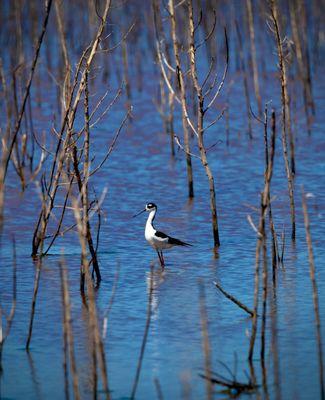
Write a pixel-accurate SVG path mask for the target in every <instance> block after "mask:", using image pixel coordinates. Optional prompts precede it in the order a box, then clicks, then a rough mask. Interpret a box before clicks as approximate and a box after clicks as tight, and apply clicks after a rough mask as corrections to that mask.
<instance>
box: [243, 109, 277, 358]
mask: <svg viewBox="0 0 325 400" xmlns="http://www.w3.org/2000/svg"><path fill="white" fill-rule="evenodd" d="M266 117H267V115H265V118H266ZM274 140H275V139H272V143H273V142H274ZM271 155H272V157H270V159H269V158H267V159H268V160H269V161H268V163H267V165H266V167H265V179H264V190H263V192H262V195H261V211H260V218H259V225H258V237H257V243H256V250H255V279H254V280H255V283H254V315H253V319H252V332H251V337H250V343H249V352H248V359H249V360H250V361H252V358H253V352H254V345H255V339H256V333H257V316H258V315H257V311H258V302H259V296H258V292H259V274H260V252H261V248H262V246H263V245H264V241H265V240H266V233H265V216H266V211H267V208H268V206H269V201H270V186H271V179H272V174H273V164H274V149H273V150H271Z"/></svg>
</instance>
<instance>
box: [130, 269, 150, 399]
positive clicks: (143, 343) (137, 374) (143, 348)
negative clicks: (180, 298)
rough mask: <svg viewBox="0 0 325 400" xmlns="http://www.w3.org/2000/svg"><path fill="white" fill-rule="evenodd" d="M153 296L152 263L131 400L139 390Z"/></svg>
mask: <svg viewBox="0 0 325 400" xmlns="http://www.w3.org/2000/svg"><path fill="white" fill-rule="evenodd" d="M152 297H153V266H152V265H151V266H150V287H149V297H148V307H147V319H146V326H145V329H144V335H143V339H142V345H141V350H140V356H139V360H138V365H137V371H136V374H135V379H134V382H133V387H132V393H131V396H130V398H131V400H134V398H135V393H136V391H137V387H138V382H139V378H140V372H141V367H142V360H143V356H144V351H145V348H146V344H147V339H148V333H149V327H150V321H151V314H152Z"/></svg>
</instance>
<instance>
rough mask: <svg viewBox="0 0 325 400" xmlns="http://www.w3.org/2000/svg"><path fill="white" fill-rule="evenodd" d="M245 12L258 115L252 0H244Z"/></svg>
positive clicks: (258, 94)
mask: <svg viewBox="0 0 325 400" xmlns="http://www.w3.org/2000/svg"><path fill="white" fill-rule="evenodd" d="M246 7H247V14H248V25H249V37H250V45H251V60H252V66H253V78H254V90H255V97H256V101H257V106H258V113H259V115H261V114H262V100H261V95H260V88H259V82H258V67H257V61H256V47H255V28H254V19H253V6H252V0H246Z"/></svg>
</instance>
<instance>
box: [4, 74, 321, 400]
mask: <svg viewBox="0 0 325 400" xmlns="http://www.w3.org/2000/svg"><path fill="white" fill-rule="evenodd" d="M317 76H318V77H319V78H318V79H317V77H316V78H315V81H314V82H315V84H314V87H315V99H316V105H317V114H316V118H315V121H314V124H313V128H312V135H311V136H308V134H307V132H306V129H305V126H304V121H303V118H302V117H301V114H302V113H301V110H299V109H298V111H297V114H296V116H295V117H296V136H297V138H296V167H297V173H296V177H295V199H296V217H297V239H296V243H295V245H293V244H292V243H291V241H290V209H289V200H288V195H287V182H286V175H285V169H284V163H283V156H282V147H281V138H280V126H278V130H277V132H278V137H277V140H276V160H275V171H274V176H273V181H272V188H271V194H272V196H273V197H274V198H273V203H272V205H273V215H274V219H275V226H276V229H277V232H278V235H279V240H280V236H281V232H282V230H283V227H285V231H286V241H285V254H284V268H283V269H279V271H278V273H277V288H276V298H275V299H274V298H273V291H272V282H271V281H270V282H269V289H270V290H269V297H270V299H269V300H270V301H269V303H268V316H267V335H266V344H267V345H266V374H267V390H268V394H269V396H270V398H283V399H317V398H319V393H320V388H319V373H318V371H319V369H318V356H317V354H318V352H317V342H316V331H315V318H314V311H313V300H312V286H311V281H310V277H309V264H308V252H307V245H306V239H305V228H304V222H303V214H302V207H301V186H302V185H303V186H304V190H305V192H306V193H309V194H310V196H309V199H308V210H309V216H310V221H311V234H312V238H313V249H314V256H315V265H316V271H317V273H316V278H317V283H318V293H319V303H320V313H321V319H322V322H323V324H322V334H323V337H325V239H324V238H325V235H324V234H325V230H324V226H325V225H324V218H325V191H324V188H325V157H324V154H325V153H324V150H325V140H324V134H323V132H324V128H325V114H324V113H323V111H322V110H323V109H324V106H325V98H324V80H323V79H322V78H321V77H322V73H321V71H318V73H317ZM146 77H147V78H148V79H146V80H145V82H144V87H143V90H142V92H141V93H140V92H134V93H133V97H132V104H133V107H134V109H133V120H132V123H130V124H129V125H128V126H127V129H124V130H123V131H122V133H121V135H120V137H119V139H118V142H117V145H116V148H115V149H114V151H113V153H112V155H111V156H110V157H109V159H108V161H107V162H106V163H105V165H104V167H103V168H102V169H101V171H100V172H99V173H98V174H97V175H95V176H94V178H93V179H92V181H91V185H92V187H94V188H95V189H96V192H97V194H100V193H102V191H103V189H104V188H107V195H106V197H105V200H104V202H103V204H102V208H103V211H104V218H103V220H102V231H101V237H100V247H99V260H100V267H101V272H102V278H103V280H102V283H101V285H100V287H99V289H98V290H97V292H96V304H97V307H98V314H99V316H100V324H101V326H102V316H103V314H104V313H105V310H106V309H107V307H108V305H109V302H110V298H111V293H112V288H113V286H114V282H115V276H116V270H117V269H118V270H119V273H118V281H117V286H116V293H115V298H114V302H113V305H112V308H111V311H110V314H109V320H108V330H107V336H106V338H105V339H104V343H105V351H106V358H107V367H108V379H109V386H110V390H111V394H112V398H113V399H115V400H122V399H127V398H129V397H130V394H131V390H132V385H133V381H134V377H135V373H136V366H137V362H138V358H139V354H140V348H141V343H142V338H143V334H144V329H145V322H146V313H147V303H148V293H149V285H150V266H151V265H152V264H154V275H153V279H154V291H153V305H152V307H153V309H152V318H151V325H150V330H149V336H148V341H147V345H146V349H145V354H144V360H143V366H142V371H141V375H140V381H139V385H138V389H137V395H136V398H137V399H139V400H140V399H154V398H157V392H156V387H155V382H154V380H155V379H158V380H159V383H160V386H161V389H162V393H163V396H164V398H165V399H181V398H191V399H202V398H205V391H206V386H205V381H204V380H203V379H202V378H201V377H200V376H199V374H200V373H203V372H204V352H203V344H202V329H201V314H200V301H199V287H200V285H203V286H204V289H205V295H206V308H207V316H208V330H209V339H210V345H211V352H212V355H211V356H212V369H213V371H215V372H217V373H220V374H221V375H223V376H225V377H228V378H231V375H230V374H229V371H228V370H227V368H226V367H225V365H226V366H227V367H228V368H229V369H230V370H231V371H233V372H234V371H235V369H236V370H237V375H236V376H237V379H238V380H239V381H247V375H246V374H249V364H248V362H247V355H248V346H249V333H250V329H251V319H250V318H249V317H248V316H247V315H246V314H245V313H244V312H243V311H242V310H241V309H239V308H238V307H237V306H236V305H234V304H233V303H231V302H230V301H229V300H228V299H226V298H225V297H224V296H223V295H222V294H221V293H220V292H218V291H217V289H216V288H215V286H214V285H213V282H214V281H216V280H217V281H219V282H220V284H221V285H222V286H223V287H224V289H225V290H227V291H228V292H230V293H231V294H233V295H234V296H235V297H237V298H238V299H240V300H241V301H242V302H243V303H244V304H246V305H247V306H249V307H253V297H254V271H255V247H256V234H255V232H254V231H253V229H252V227H251V226H250V225H249V223H248V221H247V215H250V216H251V217H252V219H253V221H254V222H255V224H256V225H257V224H258V215H259V213H258V211H256V207H257V208H258V207H259V193H260V191H261V190H262V189H263V169H264V165H263V163H264V145H263V127H262V126H261V125H259V124H258V123H257V122H256V123H254V139H253V140H252V141H250V140H249V139H248V137H247V134H246V117H245V115H244V112H243V101H238V99H240V98H241V99H242V98H243V89H242V80H241V77H240V76H238V75H237V76H236V75H235V74H234V75H233V76H232V79H233V80H234V83H233V85H232V89H231V92H230V97H229V101H230V108H229V109H230V112H229V118H230V136H229V146H227V144H226V128H225V121H224V120H221V121H220V122H219V123H218V124H217V125H215V126H214V127H213V128H211V130H210V131H209V133H207V137H206V141H207V147H209V145H212V144H214V143H216V142H218V141H219V142H218V144H217V145H216V146H214V147H213V148H212V149H211V150H210V151H209V153H208V157H209V161H210V164H211V168H212V171H213V173H214V175H215V183H216V195H217V207H218V213H219V229H220V239H221V247H220V252H219V255H218V257H217V258H215V257H214V254H213V251H212V233H211V224H210V209H209V197H208V196H209V191H208V184H207V179H206V176H205V174H204V170H203V168H202V166H201V164H200V161H199V160H198V159H196V158H193V165H194V190H195V198H194V200H193V201H192V202H189V201H188V199H187V190H186V175H185V160H184V154H183V153H182V151H177V153H176V157H175V158H174V159H173V158H172V157H171V155H170V147H169V137H168V136H167V135H166V134H165V133H163V130H162V123H161V119H160V116H159V114H158V112H157V109H156V107H155V105H154V104H153V101H152V99H153V97H154V96H155V91H156V87H157V82H156V81H155V79H156V78H155V76H152V75H151V72H150V69H149V70H148V73H147V75H146ZM268 82H269V83H268ZM263 87H264V91H265V97H264V98H265V100H270V99H272V100H273V106H274V107H275V108H276V110H277V117H278V119H279V121H280V115H279V110H280V109H279V106H278V102H277V99H278V81H277V80H276V78H275V77H274V75H271V74H270V76H269V78H268V79H266V80H265V85H264V86H263ZM98 91H100V89H98ZM54 98H55V93H52V94H51V93H50V94H49V97H48V100H47V101H44V102H43V103H42V105H41V107H40V108H37V106H36V105H35V107H36V111H35V114H37V115H39V118H38V119H37V120H38V122H37V126H36V129H38V131H39V132H41V130H42V129H45V130H48V129H49V126H50V125H49V121H48V118H46V116H47V115H51V113H52V111H53V108H54V106H53V101H54V100H53V99H54ZM223 101H225V95H223V97H222V98H221V100H220V104H218V108H219V109H221V108H222V104H223ZM298 112H299V113H298ZM123 113H124V110H123V106H122V102H120V104H119V105H116V106H115V111H114V112H112V113H110V114H109V115H108V116H107V118H105V119H104V120H103V121H102V122H101V123H100V124H99V125H98V126H97V127H96V128H94V129H93V131H92V146H93V149H94V150H93V151H94V153H96V160H100V159H101V158H102V157H103V156H104V154H105V152H106V150H107V147H108V145H109V143H110V142H111V140H112V137H113V132H114V127H116V126H118V125H119V123H120V121H121V119H122V118H123ZM175 129H176V133H177V134H178V135H179V136H180V137H181V135H182V131H181V119H180V115H179V114H178V113H177V114H176V117H175ZM192 142H193V147H192V151H193V152H195V153H197V148H196V146H195V139H194V138H193V140H192ZM94 163H95V162H94ZM48 168H49V167H48ZM147 202H155V203H156V204H157V205H158V214H157V216H156V220H155V223H156V226H157V227H159V229H160V230H162V231H164V232H166V233H168V234H170V235H172V236H175V237H177V238H180V239H182V240H184V241H186V242H190V243H192V244H193V247H189V248H174V249H172V250H171V251H169V252H166V254H165V260H166V268H165V270H164V271H161V269H160V266H159V265H158V260H157V256H156V254H155V253H154V251H153V250H152V249H151V248H150V247H149V246H148V245H147V243H146V241H145V239H144V225H145V218H146V215H145V214H142V215H141V216H139V217H138V218H135V219H132V215H133V214H135V213H136V212H138V211H140V210H141V209H143V207H144V205H145V203H147ZM39 207H40V203H39V195H38V189H37V187H36V186H35V185H34V184H31V185H29V186H28V188H27V189H26V191H25V193H23V194H21V193H20V192H19V187H18V186H17V177H16V176H15V174H14V172H13V171H12V170H11V171H10V175H9V178H8V181H7V192H6V211H5V212H6V220H5V227H4V232H3V235H2V239H1V248H0V252H1V268H0V293H1V304H2V307H3V309H4V310H9V307H10V304H11V285H12V242H11V238H12V236H13V235H14V237H15V240H16V243H17V285H18V287H17V309H16V314H15V318H14V321H13V325H12V328H11V332H10V335H9V337H8V339H7V341H6V343H5V346H4V352H3V368H4V370H3V374H2V376H1V379H0V382H1V388H0V394H1V398H2V399H6V400H9V399H26V400H28V399H47V400H49V399H59V398H62V399H63V398H64V396H65V394H64V374H63V366H62V365H63V364H62V363H63V337H62V308H61V281H60V274H59V267H58V263H59V260H60V259H61V258H62V252H63V253H64V259H65V262H66V265H67V268H68V273H69V285H70V295H71V301H72V318H73V333H74V340H75V353H76V358H77V368H78V374H79V380H80V388H81V393H82V398H85V399H86V398H91V397H92V392H91V374H90V369H91V360H90V355H89V352H88V349H89V341H88V332H87V330H88V319H87V311H86V310H85V307H84V305H83V303H82V301H81V297H80V293H79V266H80V248H79V243H78V239H77V236H76V235H75V234H74V233H70V234H69V235H66V236H65V237H64V238H59V239H58V240H57V242H56V244H55V246H54V247H53V248H52V249H51V254H50V255H49V256H47V257H46V258H45V259H44V262H43V267H42V272H41V282H40V287H39V293H38V298H37V304H36V314H35V321H34V330H33V337H32V342H31V348H30V352H29V353H26V351H25V342H26V337H27V333H28V323H29V315H30V308H31V299H32V293H33V284H34V276H35V263H34V262H33V260H32V259H31V257H30V253H31V241H32V235H33V229H34V225H35V223H36V217H37V212H38V210H39ZM270 268H271V265H270V257H269V269H270ZM270 271H271V270H270ZM271 305H272V307H273V310H276V319H275V318H273V319H272V318H271V312H270V311H271V307H270V306H271ZM272 315H273V316H274V315H275V314H274V313H272ZM272 329H273V332H275V335H274V334H273V335H272ZM272 340H273V345H272ZM272 346H273V347H272ZM272 349H273V351H272ZM259 352H260V331H258V335H257V342H256V348H255V353H254V362H253V365H254V367H255V374H256V379H257V382H258V383H259V384H261V383H262V374H261V367H260V356H259ZM324 352H325V348H324ZM275 355H276V356H277V360H278V362H276V360H275V358H276V357H275ZM70 389H71V393H70V395H71V396H72V388H70ZM99 389H100V390H99V394H98V395H99V397H101V395H102V392H101V390H102V387H101V383H100V387H99ZM216 390H219V388H217V387H216ZM187 396H188V397H187ZM259 396H261V397H262V398H264V397H266V395H265V392H264V391H263V389H262V388H260V389H259V390H258V391H257V392H256V393H253V394H251V395H250V397H251V398H259ZM226 397H227V395H225V394H223V393H217V394H216V398H226ZM242 397H243V398H246V397H248V395H243V396H242Z"/></svg>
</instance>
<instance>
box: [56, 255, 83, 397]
mask: <svg viewBox="0 0 325 400" xmlns="http://www.w3.org/2000/svg"><path fill="white" fill-rule="evenodd" d="M59 266H60V277H61V292H62V307H63V316H64V317H63V331H64V335H65V336H66V338H67V344H68V351H69V361H70V368H71V374H72V382H73V392H74V397H75V399H76V400H79V399H80V393H79V379H78V373H77V365H76V360H75V354H74V345H73V343H74V340H73V331H72V319H71V303H70V295H69V286H68V276H67V270H66V267H65V265H64V263H63V262H62V261H60V262H59Z"/></svg>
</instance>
